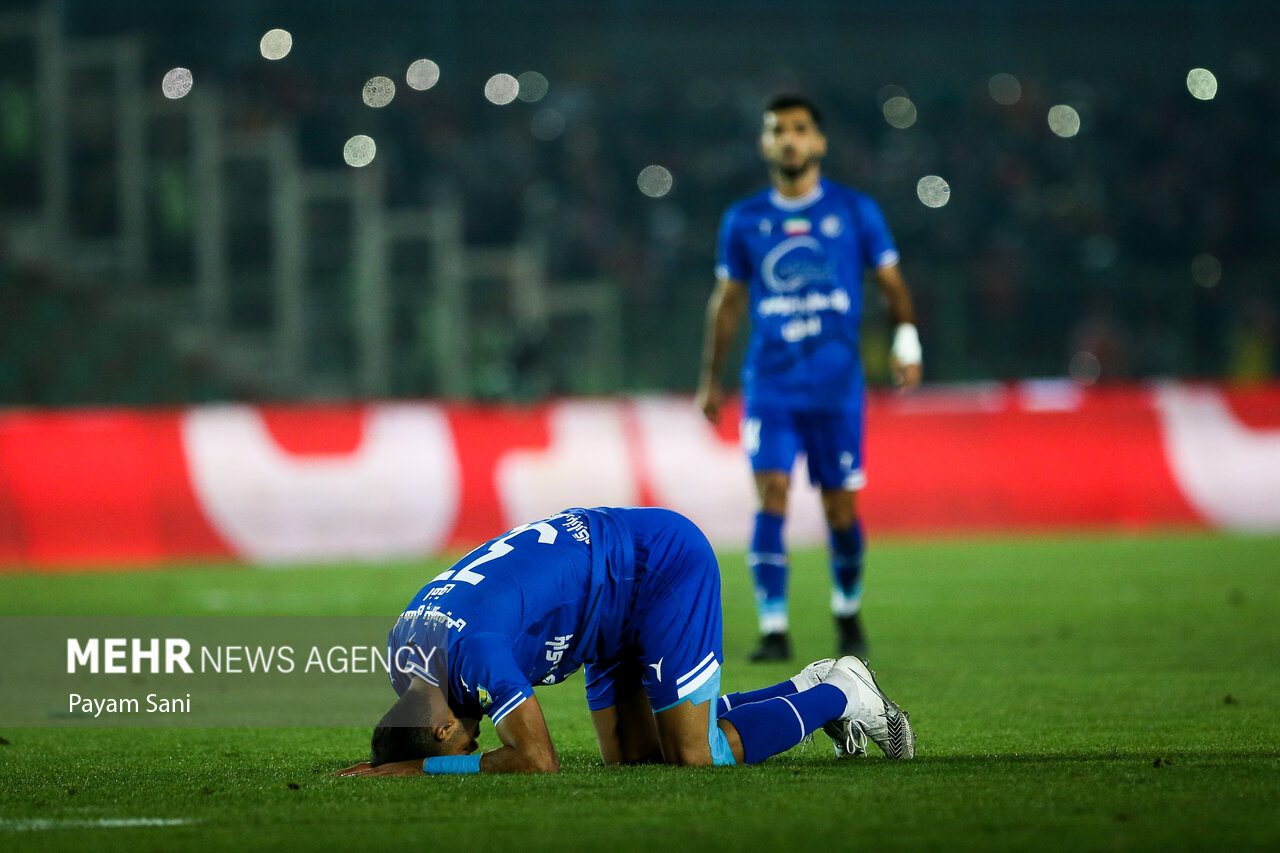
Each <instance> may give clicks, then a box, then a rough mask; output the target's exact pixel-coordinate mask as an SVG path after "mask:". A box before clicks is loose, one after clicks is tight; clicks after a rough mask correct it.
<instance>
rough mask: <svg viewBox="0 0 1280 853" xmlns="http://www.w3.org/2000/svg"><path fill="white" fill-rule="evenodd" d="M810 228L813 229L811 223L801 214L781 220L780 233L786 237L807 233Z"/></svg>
mask: <svg viewBox="0 0 1280 853" xmlns="http://www.w3.org/2000/svg"><path fill="white" fill-rule="evenodd" d="M811 230H813V225H812V224H811V223H810V222H809V220H807V219H805V218H804V217H802V216H793V217H791V218H790V219H784V220H782V233H783V234H786V235H787V236H788V237H795V236H796V235H797V234H808V233H809V232H810V231H811Z"/></svg>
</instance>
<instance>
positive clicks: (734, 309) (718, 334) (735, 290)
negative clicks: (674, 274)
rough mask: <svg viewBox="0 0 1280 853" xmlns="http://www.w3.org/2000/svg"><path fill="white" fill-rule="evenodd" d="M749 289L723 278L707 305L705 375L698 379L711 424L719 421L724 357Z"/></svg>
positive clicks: (702, 405)
mask: <svg viewBox="0 0 1280 853" xmlns="http://www.w3.org/2000/svg"><path fill="white" fill-rule="evenodd" d="M747 297H748V293H747V286H746V285H745V284H743V283H742V282H740V281H737V280H736V279H732V278H721V279H719V281H718V282H717V284H716V288H715V290H714V291H712V293H711V298H710V299H709V300H708V301H707V322H706V331H705V333H704V335H703V342H702V372H701V376H700V377H699V379H698V407H699V408H701V409H702V413H703V414H704V415H706V417H707V420H709V421H711V423H713V424H714V423H718V422H719V421H720V407H721V405H723V403H724V391H723V389H722V388H721V386H720V376H721V375H722V374H723V372H724V362H725V357H726V356H727V355H728V352H729V348H730V347H731V346H732V345H733V339H734V338H735V337H736V336H737V334H738V326H739V324H740V323H741V322H742V315H743V314H744V313H746V310H747Z"/></svg>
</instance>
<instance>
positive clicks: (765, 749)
mask: <svg viewBox="0 0 1280 853" xmlns="http://www.w3.org/2000/svg"><path fill="white" fill-rule="evenodd" d="M847 704H848V700H846V699H845V695H844V692H843V691H842V690H841V689H840V688H839V687H836V686H835V685H834V684H819V685H817V686H816V687H810V688H809V689H808V690H803V691H801V692H799V693H793V694H791V695H790V696H776V697H774V698H772V699H766V700H764V701H763V702H751V703H749V704H746V705H739V706H738V707H736V708H731V709H729V710H728V711H726V712H725V713H724V714H723V715H722V717H721V719H725V720H728V721H729V722H730V723H732V724H733V727H734V728H735V729H737V730H738V737H740V738H741V739H742V757H743V759H744V763H746V764H755V763H757V762H760V761H764V760H765V759H766V758H769V757H771V756H774V755H777V754H778V753H780V752H786V751H787V750H788V749H790V748H791V747H793V746H795V745H796V744H798V743H799V742H800V741H802V740H804V738H805V736H806V735H808V734H809V732H811V731H813V730H814V729H816V728H818V727H819V726H821V725H823V724H824V723H827V722H830V721H831V720H834V719H836V718H837V717H839V716H840V715H841V714H843V713H844V710H845V707H846V706H847Z"/></svg>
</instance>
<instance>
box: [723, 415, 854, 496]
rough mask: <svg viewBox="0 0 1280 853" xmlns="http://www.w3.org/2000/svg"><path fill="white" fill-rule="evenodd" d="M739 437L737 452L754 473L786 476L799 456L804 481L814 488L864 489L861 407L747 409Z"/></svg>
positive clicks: (828, 489) (830, 489)
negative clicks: (741, 452) (803, 465)
mask: <svg viewBox="0 0 1280 853" xmlns="http://www.w3.org/2000/svg"><path fill="white" fill-rule="evenodd" d="M741 436H742V449H743V450H744V451H745V452H746V454H747V457H748V458H749V459H750V460H751V470H752V471H754V472H756V473H759V472H761V471H785V472H786V473H788V474H790V473H791V469H792V467H793V466H794V465H795V461H796V456H797V455H798V454H799V453H801V452H803V453H804V455H805V459H806V460H807V462H808V466H809V481H810V482H811V483H813V484H814V485H815V486H817V487H818V488H820V489H824V490H827V491H832V490H845V491H857V490H858V489H861V488H862V487H863V486H865V485H866V484H867V475H866V472H865V471H864V470H863V467H862V458H863V417H862V409H861V408H853V409H843V410H837V411H829V412H791V411H786V410H784V409H764V408H760V409H756V408H748V409H747V411H746V415H745V417H743V419H742V427H741Z"/></svg>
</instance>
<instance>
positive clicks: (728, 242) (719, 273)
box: [716, 207, 751, 282]
mask: <svg viewBox="0 0 1280 853" xmlns="http://www.w3.org/2000/svg"><path fill="white" fill-rule="evenodd" d="M737 221H738V209H737V208H736V207H731V208H729V210H727V211H726V212H725V214H724V218H723V219H721V220H720V237H719V240H718V241H717V243H716V278H717V279H726V278H731V279H734V280H735V281H741V282H748V281H750V280H751V261H750V259H749V258H748V257H747V247H746V245H745V244H744V243H743V241H742V232H741V231H740V230H739V229H738V228H737Z"/></svg>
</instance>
